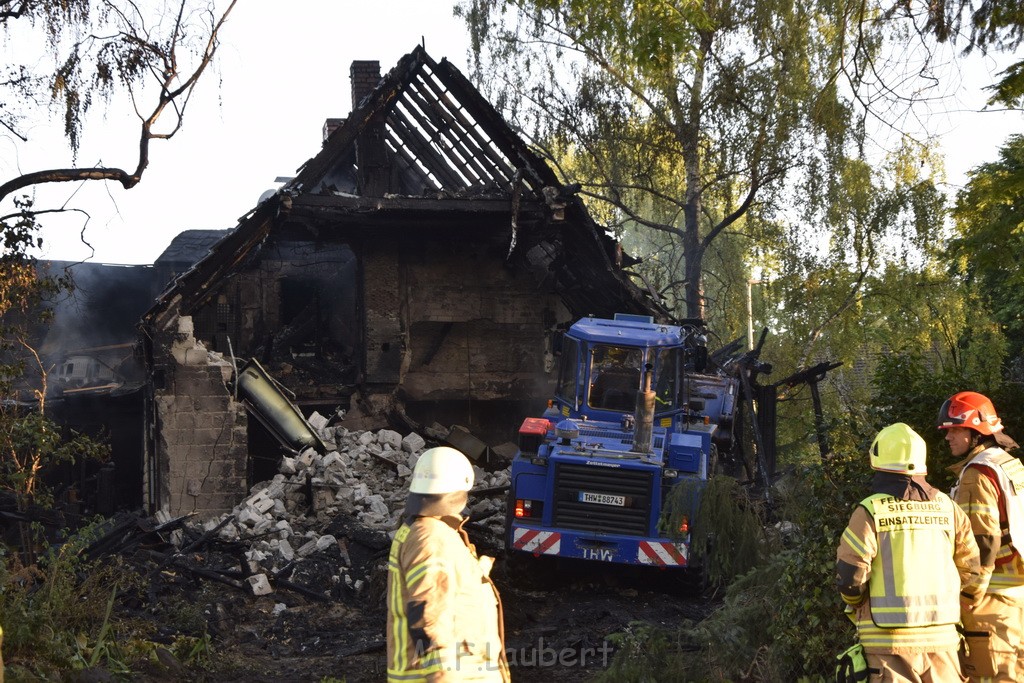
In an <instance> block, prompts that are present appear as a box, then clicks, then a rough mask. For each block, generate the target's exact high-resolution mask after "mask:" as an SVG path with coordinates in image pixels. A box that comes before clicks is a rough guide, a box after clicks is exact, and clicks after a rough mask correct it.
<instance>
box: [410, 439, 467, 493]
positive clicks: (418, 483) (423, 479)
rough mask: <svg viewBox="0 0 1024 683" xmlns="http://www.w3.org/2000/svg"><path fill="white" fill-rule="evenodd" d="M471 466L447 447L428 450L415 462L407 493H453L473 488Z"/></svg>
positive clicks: (464, 457) (464, 458) (459, 454)
mask: <svg viewBox="0 0 1024 683" xmlns="http://www.w3.org/2000/svg"><path fill="white" fill-rule="evenodd" d="M473 476H474V475H473V466H472V465H470V464H469V460H467V459H466V456H464V455H463V454H462V453H460V452H459V451H457V450H455V449H454V448H449V447H448V446H438V447H437V448H429V449H427V450H426V451H424V452H423V455H421V456H420V459H419V460H417V461H416V467H414V468H413V470H412V481H411V482H410V483H409V491H410V492H412V493H427V494H431V493H454V492H455V491H468V490H470V489H471V488H473Z"/></svg>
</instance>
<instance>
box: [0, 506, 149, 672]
mask: <svg viewBox="0 0 1024 683" xmlns="http://www.w3.org/2000/svg"><path fill="white" fill-rule="evenodd" d="M94 529H95V527H93V526H90V527H88V528H86V529H83V530H82V531H81V532H79V533H77V534H76V535H75V536H73V537H72V538H71V539H70V540H69V541H68V542H67V543H65V544H64V545H62V546H60V547H59V548H53V549H50V550H48V551H47V552H46V553H45V554H44V555H43V556H42V558H41V559H40V560H39V562H38V563H36V564H35V565H30V566H24V565H22V564H21V563H20V562H19V560H18V558H17V556H16V555H14V554H11V553H9V552H8V551H7V549H6V548H3V549H2V553H3V554H2V557H0V618H2V620H3V630H4V642H3V653H4V663H5V665H6V669H7V674H8V677H9V678H11V679H14V680H17V679H20V678H23V679H31V680H65V679H66V678H67V674H68V673H69V672H72V671H75V670H80V669H84V668H90V667H94V666H97V665H100V664H102V665H103V666H104V667H105V668H106V669H107V670H109V671H111V672H115V673H128V672H129V670H130V669H129V662H130V661H131V660H132V659H134V658H136V657H139V656H144V655H141V654H140V653H138V652H133V651H132V649H131V648H125V647H123V646H122V645H120V644H119V643H121V642H126V641H127V642H130V640H131V638H130V637H131V636H135V635H137V633H136V631H137V630H138V628H137V626H136V625H135V624H133V623H130V622H128V621H126V620H123V619H118V618H117V617H116V616H115V615H114V613H113V605H114V601H115V598H116V596H117V595H118V594H120V593H121V592H125V591H134V590H136V589H137V588H138V586H139V584H140V581H141V579H140V577H138V576H137V575H135V574H134V573H132V572H129V571H126V570H124V569H122V568H121V567H120V566H119V565H117V564H114V563H111V564H98V563H87V562H84V561H83V560H82V559H81V557H80V555H79V553H80V551H81V550H82V549H83V548H84V547H86V546H87V545H88V543H89V542H91V541H92V540H93V537H94V535H95V532H94Z"/></svg>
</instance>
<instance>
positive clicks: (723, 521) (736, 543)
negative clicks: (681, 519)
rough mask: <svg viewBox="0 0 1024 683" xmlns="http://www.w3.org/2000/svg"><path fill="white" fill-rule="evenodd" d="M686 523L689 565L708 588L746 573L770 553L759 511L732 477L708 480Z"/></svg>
mask: <svg viewBox="0 0 1024 683" xmlns="http://www.w3.org/2000/svg"><path fill="white" fill-rule="evenodd" d="M690 519H691V520H692V522H691V524H692V529H693V530H692V536H691V541H690V551H691V553H692V557H693V562H694V563H695V564H697V565H698V566H700V567H701V568H702V570H703V571H704V574H705V576H706V577H707V580H708V581H709V582H710V583H712V584H724V583H727V582H729V581H731V580H732V579H734V578H735V577H737V576H739V575H741V574H744V573H746V572H747V571H748V570H750V569H751V568H752V567H755V566H757V565H759V564H761V562H762V561H763V559H764V558H765V557H766V556H767V555H769V554H771V552H772V550H773V548H772V544H771V543H770V541H769V539H768V538H766V537H765V534H764V531H763V523H762V519H763V511H761V510H759V509H758V505H757V503H756V502H755V501H752V500H751V499H750V498H749V497H748V496H747V493H746V491H745V490H744V489H743V488H742V487H740V485H739V483H738V482H737V481H736V480H735V479H734V478H732V477H729V476H725V475H719V476H715V477H712V478H710V479H709V480H708V482H707V487H706V488H705V489H704V491H703V493H702V495H701V497H700V507H699V509H698V511H697V514H696V515H695V516H694V515H691V516H690Z"/></svg>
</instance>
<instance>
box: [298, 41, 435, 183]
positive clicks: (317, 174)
mask: <svg viewBox="0 0 1024 683" xmlns="http://www.w3.org/2000/svg"><path fill="white" fill-rule="evenodd" d="M424 57H426V52H425V51H424V50H423V48H422V47H421V46H417V47H416V49H414V50H413V51H412V52H410V53H409V54H407V55H405V56H404V57H403V58H402V59H401V61H399V63H398V65H397V66H395V68H393V69H391V71H389V72H388V73H387V74H386V75H385V76H384V78H383V79H381V83H380V85H378V86H377V90H379V91H380V94H379V95H378V96H376V97H367V98H364V99H363V101H362V102H360V106H358V107H356V108H355V109H353V110H352V113H351V114H349V115H348V117H347V118H346V119H345V123H344V124H343V125H342V126H341V127H340V128H338V129H337V130H336V131H334V133H333V134H331V136H330V137H329V138H328V139H327V142H326V143H324V148H323V150H322V151H321V153H320V154H317V155H316V156H315V157H313V158H312V159H310V160H309V161H307V162H306V163H305V164H304V165H303V166H302V167H301V168H300V169H299V173H298V175H297V176H296V177H295V179H294V180H293V181H292V182H291V183H289V187H291V188H294V189H295V190H306V191H309V190H312V189H314V187H315V185H316V184H318V183H319V182H320V181H321V180H322V179H323V177H324V176H325V175H326V174H327V173H328V172H329V171H330V170H331V168H332V167H333V166H334V165H335V164H336V163H337V161H338V159H339V158H340V157H342V156H343V155H344V154H345V153H346V152H347V151H348V150H349V149H350V148H351V147H352V143H353V142H354V141H355V139H356V137H357V136H358V135H359V133H360V132H361V131H362V129H363V127H364V126H365V124H366V122H368V121H371V120H373V118H374V117H376V116H378V115H380V114H381V113H382V112H385V111H387V110H388V109H390V108H391V105H392V103H393V102H394V101H395V99H396V98H397V97H398V95H399V92H400V88H401V86H402V84H403V83H406V82H408V80H409V79H410V78H411V77H412V76H413V75H414V74H415V73H416V71H417V70H418V69H420V68H422V66H423V58H424ZM375 92H376V91H375Z"/></svg>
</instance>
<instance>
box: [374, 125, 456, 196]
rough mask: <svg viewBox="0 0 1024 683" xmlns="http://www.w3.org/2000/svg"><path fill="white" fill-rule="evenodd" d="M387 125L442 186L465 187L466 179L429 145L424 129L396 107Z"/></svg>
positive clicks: (453, 188)
mask: <svg viewBox="0 0 1024 683" xmlns="http://www.w3.org/2000/svg"><path fill="white" fill-rule="evenodd" d="M388 125H390V126H391V127H392V128H394V129H395V133H396V134H398V135H399V137H401V138H402V139H403V140H405V141H406V142H407V143H408V144H409V146H410V151H411V152H412V153H413V154H414V155H416V158H417V159H419V161H420V163H422V164H423V165H424V166H426V167H427V169H428V170H429V171H430V172H431V173H433V174H434V175H435V176H437V177H438V180H440V181H441V184H442V185H443V186H448V187H450V189H452V190H459V189H462V188H465V187H467V183H466V180H465V179H464V178H461V177H459V176H458V175H457V173H458V171H457V170H456V169H454V168H452V166H451V164H449V163H448V161H447V160H446V159H445V158H444V157H442V156H441V155H439V154H438V153H437V152H436V151H435V150H434V148H433V147H431V146H430V140H428V139H426V138H425V137H424V135H423V134H424V131H423V130H422V129H420V128H417V127H416V125H415V124H414V123H413V122H412V121H410V120H409V119H408V118H407V117H406V115H405V114H403V113H402V111H401V110H399V109H398V108H397V107H396V108H394V109H392V110H391V113H390V115H389V116H388Z"/></svg>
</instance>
